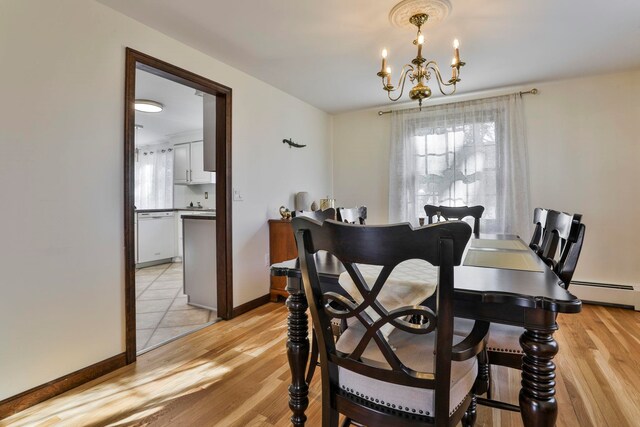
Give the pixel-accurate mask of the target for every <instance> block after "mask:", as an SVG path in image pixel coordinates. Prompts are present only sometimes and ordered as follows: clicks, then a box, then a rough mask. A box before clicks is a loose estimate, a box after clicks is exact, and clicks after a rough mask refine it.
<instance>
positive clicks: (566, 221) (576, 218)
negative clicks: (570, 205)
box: [537, 210, 582, 266]
mask: <svg viewBox="0 0 640 427" xmlns="http://www.w3.org/2000/svg"><path fill="white" fill-rule="evenodd" d="M581 220H582V215H580V214H574V215H571V214H568V213H566V212H558V211H554V210H549V211H547V220H546V224H545V227H544V233H543V235H542V244H541V245H540V248H539V249H538V251H537V253H538V255H539V256H540V258H542V260H543V261H544V262H545V263H547V264H548V265H550V266H555V265H556V264H558V263H559V262H560V261H561V260H562V258H563V257H564V256H565V253H566V249H567V243H568V242H575V241H576V239H577V233H578V225H579V224H580V222H581Z"/></svg>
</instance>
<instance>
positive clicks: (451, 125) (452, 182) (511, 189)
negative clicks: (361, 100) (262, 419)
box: [389, 94, 532, 236]
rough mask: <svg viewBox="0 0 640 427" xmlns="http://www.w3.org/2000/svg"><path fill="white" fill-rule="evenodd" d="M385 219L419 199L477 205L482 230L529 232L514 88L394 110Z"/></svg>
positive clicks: (419, 211) (404, 217)
mask: <svg viewBox="0 0 640 427" xmlns="http://www.w3.org/2000/svg"><path fill="white" fill-rule="evenodd" d="M392 114H393V116H392V131H391V153H390V168H389V173H390V177H389V220H390V222H403V221H409V222H411V223H412V224H417V222H418V220H417V219H418V218H419V217H424V216H425V212H424V205H426V204H432V205H445V206H464V205H467V206H472V205H483V206H484V207H485V212H484V215H483V217H482V220H481V231H482V232H483V233H512V234H519V235H521V236H526V235H528V234H529V233H530V230H531V225H530V222H531V220H530V216H531V215H532V213H531V212H530V208H529V172H528V162H527V145H526V140H525V130H524V117H523V111H522V100H521V96H520V95H518V94H514V95H508V96H501V97H495V98H487V99H480V100H475V101H467V102H457V103H452V104H445V105H440V106H434V107H427V108H423V109H422V111H421V112H420V111H417V110H400V111H395V112H393V113H392Z"/></svg>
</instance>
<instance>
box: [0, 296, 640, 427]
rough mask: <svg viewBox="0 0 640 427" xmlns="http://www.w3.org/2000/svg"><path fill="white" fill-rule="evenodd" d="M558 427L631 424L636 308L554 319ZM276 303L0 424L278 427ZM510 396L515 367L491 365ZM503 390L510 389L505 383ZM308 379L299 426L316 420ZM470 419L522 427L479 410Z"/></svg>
mask: <svg viewBox="0 0 640 427" xmlns="http://www.w3.org/2000/svg"><path fill="white" fill-rule="evenodd" d="M559 323H560V330H559V331H558V333H557V334H556V338H557V340H558V342H559V344H560V354H559V356H558V357H557V358H556V364H557V367H558V376H557V398H558V401H559V407H560V411H559V412H560V413H559V417H558V425H559V426H612V427H614V426H615V427H621V426H633V425H636V426H637V425H640V313H637V312H634V311H630V310H623V309H616V308H605V307H596V306H585V307H584V310H583V312H582V313H581V314H579V315H571V316H561V317H560V319H559ZM285 337H286V309H285V308H284V307H283V305H282V304H274V303H270V304H267V305H265V306H263V307H260V308H258V309H256V310H253V311H251V312H249V313H247V314H245V315H243V316H240V317H238V318H237V319H234V320H232V321H230V322H220V323H217V324H215V325H212V326H210V327H207V328H205V329H203V330H200V331H198V332H196V333H194V334H192V335H189V336H187V337H184V338H181V339H179V340H176V341H174V342H172V343H170V344H167V345H166V346H163V347H161V348H159V349H156V350H152V351H151V352H149V353H147V354H144V355H143V356H142V357H140V358H139V359H138V362H137V363H136V364H134V365H131V366H127V367H124V368H122V369H120V370H118V371H116V372H114V373H112V374H109V375H106V376H104V377H102V378H99V379H97V380H95V381H92V382H91V383H88V384H86V385H84V386H81V387H79V388H77V389H74V390H71V391H70V392H67V393H65V394H63V395H61V396H58V397H56V398H54V399H51V400H49V401H47V402H43V403H41V404H39V405H37V406H34V407H32V408H29V409H27V410H25V411H23V412H21V413H19V414H16V415H14V416H12V417H10V418H7V419H5V420H2V421H0V425H2V426H8V425H11V426H104V425H109V426H131V425H144V426H225V427H226V426H287V425H289V422H288V418H289V416H290V413H289V408H288V406H287V386H288V382H289V371H288V365H287V359H286V353H285V345H284V342H285ZM493 379H494V387H495V390H496V393H497V394H498V396H496V397H501V398H504V397H505V395H507V397H508V398H509V399H510V400H511V401H513V402H516V401H517V390H518V389H519V373H518V372H517V371H512V370H508V369H502V368H498V369H495V370H494V372H493ZM509 388H510V390H509ZM319 391H320V387H319V381H318V379H317V375H316V378H315V379H314V381H313V382H312V386H311V391H310V399H311V403H310V405H309V409H308V411H307V415H308V416H309V422H308V424H307V425H309V426H318V425H320V395H319ZM476 425H478V426H511V425H513V426H518V425H522V423H521V421H520V415H519V414H515V413H510V412H505V411H498V410H492V409H489V408H485V407H479V416H478V422H477V424H476Z"/></svg>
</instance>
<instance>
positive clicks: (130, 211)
mask: <svg viewBox="0 0 640 427" xmlns="http://www.w3.org/2000/svg"><path fill="white" fill-rule="evenodd" d="M125 67H126V72H125V95H124V99H125V108H124V243H125V325H126V326H125V328H126V333H125V337H126V358H127V363H133V362H135V360H136V287H135V254H134V229H133V226H134V225H133V220H134V217H133V216H134V214H135V213H134V200H135V197H134V191H135V190H134V188H135V187H134V184H135V183H134V177H135V163H134V150H135V141H134V138H135V126H134V125H135V110H134V101H135V93H136V88H135V82H136V70H144V71H147V72H149V73H152V74H155V75H157V76H160V77H164V78H166V79H169V80H171V81H174V82H176V83H180V84H183V85H185V86H189V87H192V88H194V89H198V90H201V91H203V92H205V93H209V94H211V95H215V96H216V150H215V152H216V235H217V239H216V240H217V244H216V253H217V259H216V260H215V261H216V267H217V276H218V277H217V287H218V316H220V317H221V318H223V319H229V318H231V317H232V316H233V294H232V292H233V289H232V288H233V286H232V285H233V262H232V247H231V194H232V193H231V191H232V190H231V88H229V87H227V86H224V85H221V84H220V83H216V82H214V81H212V80H209V79H206V78H204V77H201V76H199V75H197V74H194V73H192V72H190V71H187V70H184V69H182V68H180V67H176V66H175V65H171V64H169V63H167V62H164V61H161V60H159V59H156V58H153V57H151V56H149V55H146V54H144V53H142V52H138V51H136V50H134V49H131V48H127V49H126V65H125ZM212 261H213V260H212Z"/></svg>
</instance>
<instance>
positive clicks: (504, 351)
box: [487, 347, 524, 354]
mask: <svg viewBox="0 0 640 427" xmlns="http://www.w3.org/2000/svg"><path fill="white" fill-rule="evenodd" d="M487 350H488V351H495V352H498V353H512V354H524V353H523V352H522V350H513V349H510V348H494V347H487Z"/></svg>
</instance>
